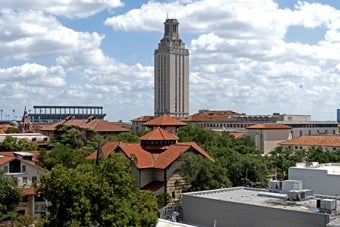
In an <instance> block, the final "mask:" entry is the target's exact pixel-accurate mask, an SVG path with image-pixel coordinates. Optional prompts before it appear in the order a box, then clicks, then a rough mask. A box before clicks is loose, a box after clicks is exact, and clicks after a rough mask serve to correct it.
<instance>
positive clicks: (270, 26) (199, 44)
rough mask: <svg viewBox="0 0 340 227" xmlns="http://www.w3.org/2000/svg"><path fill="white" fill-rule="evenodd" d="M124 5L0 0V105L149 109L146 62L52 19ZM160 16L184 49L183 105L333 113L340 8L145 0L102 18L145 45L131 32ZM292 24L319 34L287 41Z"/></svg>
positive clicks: (158, 24) (123, 111)
mask: <svg viewBox="0 0 340 227" xmlns="http://www.w3.org/2000/svg"><path fill="white" fill-rule="evenodd" d="M127 4H128V2H127ZM122 5H123V3H122V2H121V1H118V0H117V1H114V0H111V1H110V0H107V1H99V0H98V1H80V0H78V1H76V0H70V1H57V0H53V1H47V2H45V1H31V2H30V4H24V3H21V4H18V3H17V2H16V1H2V2H1V3H0V6H2V10H1V14H0V59H2V60H4V61H5V62H7V64H2V65H0V79H1V81H0V88H1V91H4V92H1V94H2V95H3V96H2V97H3V98H2V99H1V101H2V103H4V104H6V103H7V104H6V105H8V106H11V105H12V104H11V103H10V101H6V100H11V99H12V100H13V99H14V100H15V101H16V102H18V103H20V104H21V105H22V106H24V105H25V103H27V102H29V101H28V100H31V99H34V100H35V102H30V103H34V104H36V103H39V104H49V103H53V104H56V105H57V104H61V105H65V104H68V105H91V104H95V105H96V104H98V103H100V105H104V106H105V107H107V108H108V109H107V110H106V111H107V112H108V113H112V114H115V115H117V116H121V117H122V118H125V119H124V120H130V119H132V118H134V117H138V116H139V115H146V114H152V113H153V67H152V65H151V66H145V65H142V64H140V63H138V62H136V63H133V64H131V65H128V64H126V63H124V62H123V61H122V60H121V59H119V56H113V57H112V56H107V53H105V50H103V49H102V48H103V41H104V40H105V39H106V38H107V36H106V34H103V33H101V32H99V31H97V30H96V28H95V27H94V28H92V29H91V31H86V30H84V29H82V31H77V30H76V29H75V28H71V27H67V26H66V25H64V24H63V22H62V21H63V20H61V19H60V18H59V16H64V17H68V18H71V19H72V18H86V17H89V16H90V15H94V14H96V13H97V12H100V11H102V10H112V9H114V8H116V7H120V6H122ZM167 15H168V17H169V18H177V19H178V20H179V22H180V36H181V38H182V39H183V41H184V42H185V43H186V44H187V47H188V49H189V51H190V112H191V113H194V112H196V111H197V110H198V109H203V108H209V109H231V110H234V111H238V112H245V113H248V114H270V113H272V112H283V113H300V114H312V117H313V118H317V119H325V118H326V119H330V120H332V119H334V118H332V116H333V115H334V114H333V113H335V109H336V108H338V107H339V106H337V105H339V102H338V99H337V97H338V96H339V95H340V92H339V91H338V87H339V86H340V80H339V78H340V77H339V76H340V75H339V73H340V66H339V63H338V62H339V60H340V52H339V51H337V50H338V49H340V46H339V45H340V42H339V41H340V35H339V34H340V20H339V18H340V12H339V10H337V9H335V8H334V7H331V6H329V5H326V4H323V3H322V2H321V3H308V2H303V1H298V2H297V3H296V4H295V6H293V7H291V8H285V9H282V8H280V7H279V5H278V4H277V3H276V1H273V0H238V1H225V0H214V1H211V0H193V1H188V0H177V1H148V2H145V3H144V4H143V5H141V6H140V7H139V8H133V9H131V10H128V11H126V12H125V13H122V14H117V15H115V14H111V15H110V18H107V19H104V21H102V22H100V23H104V24H105V25H106V27H107V28H110V27H111V28H112V32H113V33H114V35H117V37H118V35H119V34H120V33H122V32H123V33H124V34H127V35H128V34H130V33H131V34H133V35H137V39H135V40H134V42H135V43H137V45H144V44H143V43H141V41H140V40H139V39H138V38H139V37H138V34H140V33H136V31H137V32H150V31H151V32H153V31H156V32H158V34H159V39H161V38H162V37H161V36H162V32H163V22H164V20H165V19H166V17H167ZM73 22H74V23H76V21H75V20H74V21H73ZM294 27H299V28H300V27H301V28H307V29H320V28H322V29H323V30H324V35H321V36H320V38H319V40H317V42H315V43H313V44H311V43H306V42H304V41H303V40H301V41H300V40H296V41H294V42H293V41H287V34H288V33H289V32H291V31H292V30H291V29H292V28H294ZM101 31H103V30H101ZM136 40H138V41H136ZM157 41H158V40H157ZM157 41H156V43H153V45H154V46H156V45H157ZM113 43H114V42H113ZM120 45H126V48H127V49H129V48H134V47H132V46H129V44H125V43H124V41H123V42H122V41H121V42H120ZM152 51H153V49H150V52H149V53H146V55H152ZM11 60H14V61H11ZM10 61H11V62H10ZM9 62H10V63H9ZM10 91H15V93H16V95H15V96H11V92H10ZM111 117H112V116H111Z"/></svg>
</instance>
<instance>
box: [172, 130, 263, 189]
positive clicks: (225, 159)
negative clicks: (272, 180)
mask: <svg viewBox="0 0 340 227" xmlns="http://www.w3.org/2000/svg"><path fill="white" fill-rule="evenodd" d="M178 136H179V137H180V141H183V142H185V141H194V142H196V143H197V144H199V145H200V146H201V147H202V148H204V149H205V150H206V151H207V152H208V153H209V154H210V155H211V156H212V157H213V158H214V159H215V162H211V161H208V160H207V159H205V158H203V157H202V156H200V155H193V154H184V155H183V156H182V161H183V165H182V167H181V169H180V170H179V172H180V173H181V174H182V175H183V176H184V178H185V180H186V182H187V183H188V184H189V185H190V188H188V190H189V191H195V190H208V189H215V188H221V187H230V186H240V185H249V186H250V185H255V182H261V183H262V184H265V183H266V182H267V175H268V169H267V168H268V165H267V159H265V158H263V157H262V156H261V155H260V152H259V151H258V150H257V149H256V148H255V146H254V144H253V142H252V141H251V140H250V139H249V138H248V137H245V138H241V139H235V138H234V137H233V136H231V135H230V134H228V133H221V134H217V133H214V132H212V131H211V130H208V129H205V128H203V127H202V126H187V127H183V128H181V129H180V130H179V132H178Z"/></svg>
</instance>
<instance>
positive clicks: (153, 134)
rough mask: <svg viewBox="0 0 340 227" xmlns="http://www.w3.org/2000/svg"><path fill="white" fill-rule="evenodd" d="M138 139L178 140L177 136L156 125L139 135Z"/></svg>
mask: <svg viewBox="0 0 340 227" xmlns="http://www.w3.org/2000/svg"><path fill="white" fill-rule="evenodd" d="M139 139H140V140H178V137H177V136H175V135H173V134H172V133H170V132H168V131H166V130H164V129H161V128H159V127H158V128H155V129H154V130H152V131H150V132H148V133H146V134H145V135H143V136H141V137H140V138H139Z"/></svg>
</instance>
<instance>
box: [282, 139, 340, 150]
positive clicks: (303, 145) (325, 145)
mask: <svg viewBox="0 0 340 227" xmlns="http://www.w3.org/2000/svg"><path fill="white" fill-rule="evenodd" d="M280 146H282V147H284V148H290V149H292V150H293V151H295V150H302V149H303V150H307V151H308V150H309V148H311V147H320V148H322V149H323V151H336V150H338V149H340V136H338V135H314V136H312V135H311V136H309V135H305V136H300V137H297V138H293V139H289V140H286V141H283V142H281V143H280Z"/></svg>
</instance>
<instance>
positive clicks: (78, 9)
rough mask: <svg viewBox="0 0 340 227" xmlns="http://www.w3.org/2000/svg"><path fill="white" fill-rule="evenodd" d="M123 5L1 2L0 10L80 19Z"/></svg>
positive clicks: (106, 1)
mask: <svg viewBox="0 0 340 227" xmlns="http://www.w3.org/2000/svg"><path fill="white" fill-rule="evenodd" d="M123 5H124V4H123V3H122V2H121V1H120V0H92V1H84V0H68V1H64V0H48V1H40V0H30V1H12V0H2V1H1V2H0V8H10V9H16V10H22V11H29V10H32V9H33V10H40V11H44V12H47V13H48V14H53V15H58V16H65V17H69V18H82V17H88V16H91V15H94V14H96V13H98V12H100V11H102V10H105V9H106V10H112V9H113V8H117V7H121V6H123Z"/></svg>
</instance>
